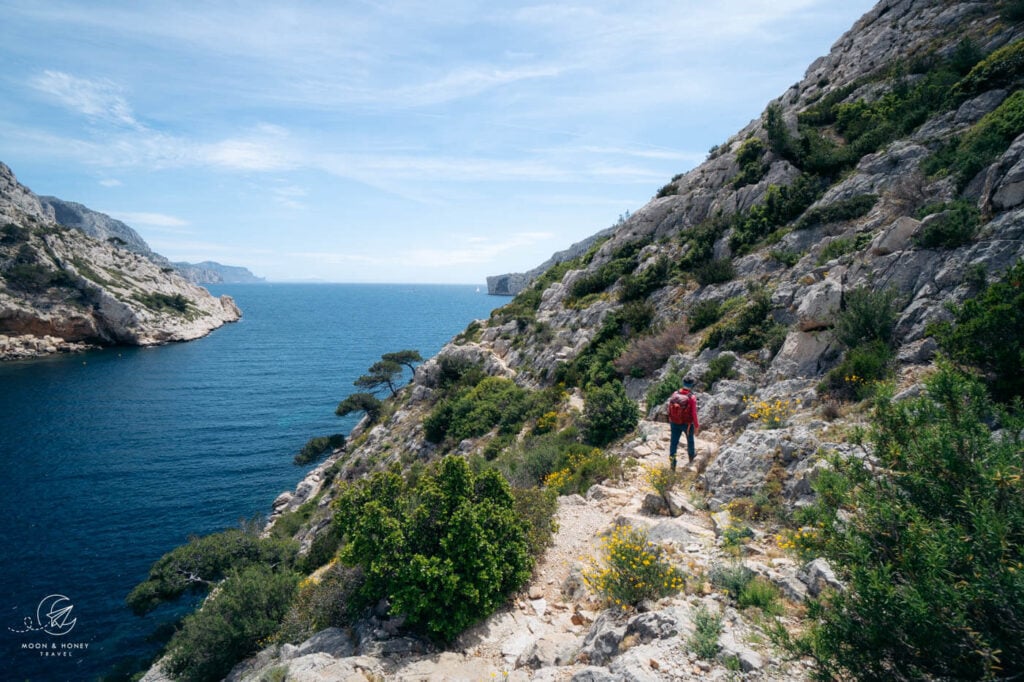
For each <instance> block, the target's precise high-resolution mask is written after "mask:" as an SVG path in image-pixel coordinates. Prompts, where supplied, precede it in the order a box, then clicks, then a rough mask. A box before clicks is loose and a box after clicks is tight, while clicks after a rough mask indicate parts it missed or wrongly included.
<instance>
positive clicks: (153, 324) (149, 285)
mask: <svg viewBox="0 0 1024 682" xmlns="http://www.w3.org/2000/svg"><path fill="white" fill-rule="evenodd" d="M83 208H84V207H83ZM58 212H59V213H60V215H64V216H68V215H70V214H71V209H69V205H67V204H65V203H63V202H60V201H59V200H54V199H52V198H46V199H41V198H39V197H37V196H35V195H34V194H33V193H32V192H31V191H30V190H29V189H28V188H26V187H24V186H23V185H21V184H20V183H18V181H17V180H16V179H15V177H14V174H13V173H12V172H11V170H10V168H8V167H7V166H5V165H3V164H0V221H2V222H3V227H2V228H0V230H2V234H0V335H2V338H0V358H16V357H26V356H31V355H39V354H45V353H47V352H54V351H57V350H62V349H63V350H66V349H72V348H78V347H81V344H94V345H109V344H130V345H141V346H148V345H154V344H161V343H167V342H171V341H187V340H190V339H195V338H199V337H201V336H204V335H206V334H208V333H209V332H210V331H212V330H213V329H216V328H217V327H219V326H221V325H222V324H224V323H225V322H233V321H235V320H237V319H238V318H239V316H240V315H241V312H240V311H239V310H238V307H237V306H236V305H235V304H234V302H233V301H232V300H231V298H230V297H228V296H222V297H221V298H214V297H213V296H211V295H210V294H209V292H207V291H206V290H205V289H203V288H201V287H198V286H196V285H194V284H191V283H189V282H187V281H185V280H184V279H183V278H182V277H181V276H180V275H179V274H178V273H177V272H176V271H175V270H174V268H172V267H171V266H170V264H169V263H168V264H162V263H163V261H161V260H160V257H156V258H154V257H153V256H152V255H151V254H152V252H149V251H148V247H147V246H145V242H142V243H141V246H140V245H139V244H134V243H132V242H130V241H129V239H130V238H131V234H134V231H132V232H131V234H128V233H121V232H118V233H117V234H114V235H112V236H114V237H116V239H112V238H110V237H104V238H103V239H102V240H100V239H96V238H93V237H90V236H88V235H87V234H85V232H84V231H81V230H79V229H71V228H68V227H65V226H62V225H60V224H59V222H58V215H57V214H58ZM90 213H91V212H90ZM75 214H76V215H82V212H81V211H78V212H75ZM100 215H101V214H100ZM115 222H116V221H115ZM94 227H95V225H94ZM107 227H109V225H108V226H107ZM115 227H116V226H115ZM125 227H127V226H125ZM128 229H129V230H130V228H128ZM98 234H100V236H102V235H103V234H107V232H105V231H102V230H101V231H100V232H99V233H98ZM118 235H121V236H118ZM135 236H136V237H137V235H135ZM140 241H141V240H140ZM129 246H134V247H135V248H134V249H129V248H128V247H129ZM147 253H148V254H150V255H147ZM45 337H50V338H49V339H45ZM39 339H45V340H44V341H43V342H40V341H39Z"/></svg>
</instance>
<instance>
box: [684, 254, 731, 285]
mask: <svg viewBox="0 0 1024 682" xmlns="http://www.w3.org/2000/svg"><path fill="white" fill-rule="evenodd" d="M694 274H695V275H696V277H697V281H698V282H699V283H700V284H701V286H707V285H708V284H721V283H722V282H728V281H730V280H732V279H733V278H734V277H736V268H734V267H733V265H732V259H731V258H715V259H712V260H709V261H707V262H706V263H703V264H701V265H699V266H697V269H696V270H695V271H694Z"/></svg>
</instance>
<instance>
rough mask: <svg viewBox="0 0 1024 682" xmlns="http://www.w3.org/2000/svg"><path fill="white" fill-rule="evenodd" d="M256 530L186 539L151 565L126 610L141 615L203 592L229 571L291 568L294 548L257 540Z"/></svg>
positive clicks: (285, 542) (272, 540)
mask: <svg viewBox="0 0 1024 682" xmlns="http://www.w3.org/2000/svg"><path fill="white" fill-rule="evenodd" d="M258 530H259V529H256V528H253V529H244V530H242V529H231V530H226V531H223V532H220V533H214V534H212V535H206V536H203V537H192V538H189V542H188V544H187V545H182V546H180V547H176V548H175V549H173V550H171V551H170V552H168V553H167V554H165V555H163V556H162V557H160V559H159V560H157V562H156V563H154V564H153V566H152V567H151V568H150V569H149V576H148V577H147V578H146V580H145V581H144V582H142V583H139V584H138V585H136V586H135V589H133V590H132V591H131V593H130V594H129V595H128V598H127V600H126V601H127V603H128V606H129V607H130V608H131V609H132V611H133V612H135V613H136V614H138V615H142V614H145V613H149V612H150V611H152V610H153V609H155V608H156V607H157V606H159V605H160V604H162V603H164V602H169V601H174V600H176V599H178V598H179V597H181V596H182V595H183V594H185V593H186V592H193V593H202V592H206V591H207V590H209V589H210V588H211V587H212V586H213V585H214V584H215V583H216V582H217V581H218V580H220V579H222V578H223V577H224V576H225V575H227V574H228V573H229V572H230V571H231V570H236V569H243V568H246V567H248V566H252V565H255V564H263V565H277V566H282V567H288V566H291V565H292V564H293V563H294V560H295V555H296V553H297V552H298V546H297V545H296V544H295V543H294V542H293V541H291V540H280V539H275V538H260V537H259V534H258Z"/></svg>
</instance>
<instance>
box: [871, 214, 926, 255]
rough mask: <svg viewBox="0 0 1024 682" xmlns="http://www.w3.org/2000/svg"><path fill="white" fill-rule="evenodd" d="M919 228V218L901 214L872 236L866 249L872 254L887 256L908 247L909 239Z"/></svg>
mask: <svg viewBox="0 0 1024 682" xmlns="http://www.w3.org/2000/svg"><path fill="white" fill-rule="evenodd" d="M920 229H921V221H920V220H916V219H914V218H911V217H910V216H901V217H899V218H897V219H896V220H895V221H894V222H893V223H892V224H891V225H889V226H888V227H887V228H885V229H884V230H882V232H881V233H879V235H878V236H877V237H875V238H874V240H873V241H872V242H871V246H870V247H869V248H868V250H869V252H870V253H871V255H873V256H887V255H889V254H890V253H895V252H897V251H902V250H904V249H906V248H909V247H910V245H911V240H912V239H913V237H914V235H916V234H917V233H918V231H919V230H920Z"/></svg>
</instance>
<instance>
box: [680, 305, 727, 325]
mask: <svg viewBox="0 0 1024 682" xmlns="http://www.w3.org/2000/svg"><path fill="white" fill-rule="evenodd" d="M722 312H723V311H722V304H721V303H719V302H718V301H712V300H704V301H700V302H698V303H697V304H696V305H694V306H693V308H691V309H690V314H689V315H688V316H687V321H688V322H689V323H690V333H693V332H698V331H700V330H701V329H704V328H705V327H708V326H710V325H713V324H714V323H715V322H718V320H720V319H721V318H722Z"/></svg>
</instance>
